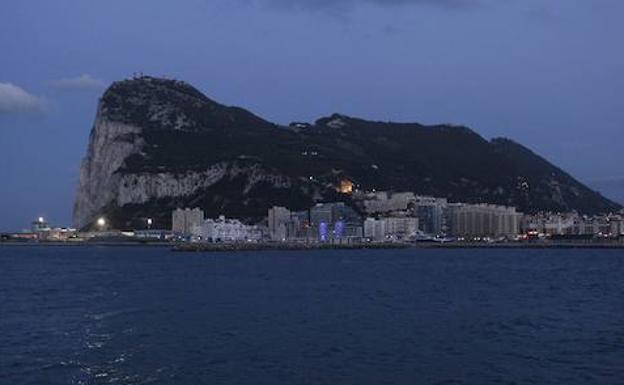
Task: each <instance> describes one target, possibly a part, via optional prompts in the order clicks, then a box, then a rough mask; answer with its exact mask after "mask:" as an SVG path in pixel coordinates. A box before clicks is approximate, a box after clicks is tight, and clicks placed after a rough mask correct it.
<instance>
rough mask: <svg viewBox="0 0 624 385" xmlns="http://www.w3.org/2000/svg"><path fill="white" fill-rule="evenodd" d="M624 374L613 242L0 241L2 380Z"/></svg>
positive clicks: (620, 379)
mask: <svg viewBox="0 0 624 385" xmlns="http://www.w3.org/2000/svg"><path fill="white" fill-rule="evenodd" d="M109 383H110V384H193V385H194V384H267V385H280V384H288V385H292V384H358V385H362V384H410V385H411V384H475V385H477V384H478V385H485V384H518V385H519V384H562V385H563V384H565V385H574V384H583V385H588V384H600V385H605V384H623V383H624V251H618V250H611V251H609V250H604V251H603V250H600V251H598V250H596V251H587V250H585V251H579V250H574V251H570V250H399V251H397V250H391V251H322V252H255V253H251V252H250V253H240V254H177V253H172V252H170V251H168V250H166V249H142V248H83V247H74V248H61V247H51V248H43V247H0V384H11V385H12V384H37V385H40V384H109Z"/></svg>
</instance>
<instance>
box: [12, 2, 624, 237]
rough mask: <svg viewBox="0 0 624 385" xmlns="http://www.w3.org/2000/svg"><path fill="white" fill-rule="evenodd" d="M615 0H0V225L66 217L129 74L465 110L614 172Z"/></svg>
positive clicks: (484, 125) (242, 100)
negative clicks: (94, 131) (92, 136)
mask: <svg viewBox="0 0 624 385" xmlns="http://www.w3.org/2000/svg"><path fill="white" fill-rule="evenodd" d="M623 17H624V2H622V1H618V0H386V1H384V0H331V1H330V0H212V1H208V0H188V1H173V0H149V1H148V0H132V1H128V0H108V1H100V0H93V1H83V0H54V1H50V0H45V1H44V0H40V1H37V0H3V1H2V2H1V3H0V53H1V55H0V57H1V59H0V164H1V165H2V167H0V198H1V199H0V230H13V229H20V228H22V227H26V226H27V225H28V222H29V221H30V220H31V219H32V218H34V217H37V216H40V215H44V216H46V217H48V218H50V220H51V221H52V222H54V223H56V224H69V223H70V217H71V207H72V204H73V198H74V191H75V189H76V185H77V179H78V168H79V164H80V160H81V158H82V157H83V156H84V154H85V152H86V145H87V140H88V135H89V130H90V129H91V126H92V124H93V119H94V115H95V108H96V105H97V99H98V96H99V95H100V94H101V93H102V92H103V90H104V89H105V87H106V85H108V84H110V82H112V81H114V80H117V79H123V78H126V77H129V76H131V75H132V74H133V73H134V72H143V73H146V74H151V75H156V76H158V75H167V76H173V77H176V78H179V79H183V80H186V81H188V82H190V83H192V84H193V85H195V86H196V87H198V88H199V89H200V90H202V91H204V92H205V93H206V94H208V95H209V96H210V97H212V98H214V99H216V100H218V101H221V102H223V103H226V104H233V105H239V106H242V107H245V108H248V109H251V110H252V111H254V112H255V113H257V114H260V115H261V116H263V117H265V118H267V119H270V120H272V121H275V122H277V123H288V122H290V121H294V120H297V121H301V120H304V121H305V120H307V121H312V120H314V119H316V118H318V117H320V116H324V115H328V114H330V113H333V112H341V113H345V114H348V115H354V116H359V117H364V118H370V119H379V120H394V121H418V122H423V123H438V122H450V123H458V124H465V125H468V126H470V127H472V128H473V129H475V130H476V131H477V132H479V133H481V134H482V135H483V136H485V137H486V138H491V137H495V136H506V137H510V138H512V139H514V140H517V141H519V142H521V143H523V144H525V145H527V146H529V147H531V148H532V149H534V150H535V151H536V152H538V153H539V154H541V155H543V156H545V157H546V158H548V159H549V160H551V161H553V162H555V163H556V164H557V165H559V166H561V167H563V168H564V169H565V170H567V171H569V172H571V173H572V174H573V175H575V176H577V177H578V178H579V179H581V180H582V181H586V182H590V181H591V182H593V181H604V180H622V179H624V170H623V169H622V164H623V161H624V151H622V143H624V130H623V128H624V127H623V126H624V77H623V76H622V69H623V68H624V51H623V50H622V49H621V36H624V24H623V23H622V22H621V20H622V18H623Z"/></svg>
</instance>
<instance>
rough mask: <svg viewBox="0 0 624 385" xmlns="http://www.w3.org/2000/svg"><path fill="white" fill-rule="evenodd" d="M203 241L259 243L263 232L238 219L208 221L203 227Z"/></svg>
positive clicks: (223, 218)
mask: <svg viewBox="0 0 624 385" xmlns="http://www.w3.org/2000/svg"><path fill="white" fill-rule="evenodd" d="M201 239H202V241H205V242H250V241H253V242H257V241H260V240H261V239H262V232H261V231H260V229H259V228H258V227H257V226H248V225H245V224H243V223H242V222H241V221H239V220H238V219H227V218H225V216H223V215H221V216H219V218H217V219H206V220H205V221H204V223H203V224H202V226H201Z"/></svg>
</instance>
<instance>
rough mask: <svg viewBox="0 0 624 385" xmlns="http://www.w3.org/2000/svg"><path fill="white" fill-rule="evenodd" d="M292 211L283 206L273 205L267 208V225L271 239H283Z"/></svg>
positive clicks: (286, 232) (286, 234) (285, 235)
mask: <svg viewBox="0 0 624 385" xmlns="http://www.w3.org/2000/svg"><path fill="white" fill-rule="evenodd" d="M291 215H292V213H291V212H290V210H288V209H287V208H285V207H279V206H273V207H272V208H270V209H269V216H268V222H269V223H268V227H269V237H270V239H271V240H272V241H285V240H286V239H287V237H288V226H289V222H290V221H291Z"/></svg>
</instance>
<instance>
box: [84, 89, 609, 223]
mask: <svg viewBox="0 0 624 385" xmlns="http://www.w3.org/2000/svg"><path fill="white" fill-rule="evenodd" d="M343 179H349V180H351V181H353V182H354V183H356V184H357V185H358V186H359V187H360V188H361V189H365V190H372V189H378V190H395V191H414V192H416V193H419V194H427V195H435V196H443V197H447V198H449V200H451V201H466V202H492V203H499V204H506V205H515V206H518V207H519V208H520V209H521V210H523V211H525V212H533V211H538V210H573V209H574V210H578V211H581V212H584V213H596V212H605V211H611V210H614V209H617V208H619V205H618V204H616V203H614V202H611V201H609V200H608V199H605V198H604V197H602V196H601V195H599V194H598V193H596V192H594V191H592V190H590V189H589V188H587V187H585V186H584V185H583V184H581V183H579V182H578V181H576V180H575V179H574V178H572V177H571V176H570V175H568V174H567V173H565V172H563V171H562V170H560V169H558V168H557V167H555V166H553V165H552V164H550V163H549V162H547V161H546V160H544V159H543V158H541V157H539V156H537V155H535V154H534V153H533V152H531V151H530V150H528V149H527V148H525V147H523V146H521V145H520V144H517V143H515V142H513V141H511V140H508V139H494V140H492V141H487V140H485V139H484V138H482V137H481V136H479V135H478V134H477V133H475V132H474V131H472V130H470V129H468V128H466V127H460V126H449V125H437V126H424V125H420V124H417V123H389V122H372V121H366V120H362V119H357V118H352V117H348V116H344V115H339V114H334V115H332V116H329V117H325V118H321V119H319V120H318V121H316V122H315V123H312V124H308V123H293V124H291V125H290V126H288V127H284V126H279V125H276V124H273V123H271V122H268V121H266V120H264V119H262V118H260V117H258V116H256V115H254V114H253V113H251V112H249V111H246V110H244V109H241V108H238V107H228V106H224V105H222V104H219V103H217V102H215V101H213V100H211V99H209V98H208V97H206V96H205V95H204V94H202V93H201V92H199V91H198V90H196V89H195V88H193V87H192V86H190V85H188V84H187V83H184V82H181V81H176V80H168V79H158V78H152V77H141V78H135V79H131V80H125V81H120V82H116V83H114V84H113V85H112V86H111V87H110V88H109V89H108V90H106V92H105V93H104V95H103V96H102V98H101V100H100V103H99V106H98V110H97V116H96V119H95V124H94V126H93V129H92V131H91V136H90V141H89V147H88V151H87V155H86V157H85V159H84V160H83V163H82V167H81V171H80V184H79V188H78V193H77V196H76V202H75V207H74V222H75V225H76V226H77V227H79V228H88V227H90V226H92V225H93V222H94V221H95V219H96V218H98V217H99V216H101V215H104V216H106V217H107V218H108V219H109V221H110V222H112V225H113V226H115V227H117V228H133V227H139V226H141V224H143V223H144V222H145V218H148V217H149V218H154V219H155V220H156V221H157V223H159V224H160V225H161V226H162V227H164V226H168V224H169V222H170V213H171V210H172V209H174V208H176V207H191V206H192V207H195V206H199V207H202V208H203V209H204V210H205V211H206V213H207V215H211V216H216V215H219V214H225V215H228V216H233V217H239V218H243V219H247V220H250V221H254V220H258V219H260V218H261V217H263V216H264V215H266V210H267V209H268V208H269V207H270V206H272V205H275V204H277V205H283V206H287V207H290V208H291V209H301V208H305V207H309V206H311V205H312V204H313V203H314V202H317V201H323V200H345V201H348V200H349V196H346V195H342V194H339V193H338V192H337V190H336V186H337V185H338V184H339V182H340V181H341V180H343Z"/></svg>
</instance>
